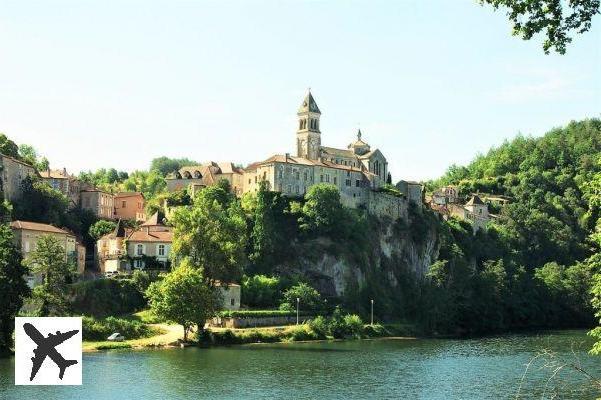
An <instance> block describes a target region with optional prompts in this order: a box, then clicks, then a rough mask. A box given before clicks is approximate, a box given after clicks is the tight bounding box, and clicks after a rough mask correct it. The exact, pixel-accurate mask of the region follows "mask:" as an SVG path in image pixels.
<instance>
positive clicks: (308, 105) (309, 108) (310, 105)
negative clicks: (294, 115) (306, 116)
mask: <svg viewBox="0 0 601 400" xmlns="http://www.w3.org/2000/svg"><path fill="white" fill-rule="evenodd" d="M306 112H312V113H317V114H321V111H319V107H317V102H316V101H315V99H314V98H313V95H312V94H311V88H309V89H308V90H307V95H306V96H305V99H304V100H303V103H302V104H301V106H300V108H299V109H298V113H299V114H300V113H306Z"/></svg>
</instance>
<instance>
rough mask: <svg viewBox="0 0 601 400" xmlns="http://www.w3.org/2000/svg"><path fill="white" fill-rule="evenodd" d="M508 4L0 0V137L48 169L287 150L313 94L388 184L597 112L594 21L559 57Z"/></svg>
mask: <svg viewBox="0 0 601 400" xmlns="http://www.w3.org/2000/svg"><path fill="white" fill-rule="evenodd" d="M541 40H542V39H540V38H538V39H536V40H534V41H531V42H525V41H522V40H520V39H518V38H515V37H512V36H511V35H510V25H509V23H508V21H507V18H506V16H505V14H504V13H503V12H493V10H492V9H491V8H489V7H482V6H480V5H478V4H477V2H476V1H472V0H453V1H451V0H440V1H423V0H416V1H327V2H326V1H323V2H316V1H311V2H309V1H210V2H202V1H150V0H144V1H94V2H92V1H81V0H74V1H24V0H20V1H0V131H3V132H4V133H6V134H7V135H8V136H9V137H11V138H12V139H13V140H15V141H16V142H18V143H29V144H32V145H34V146H35V147H36V149H37V150H38V152H39V153H41V154H43V155H45V156H46V157H48V159H49V160H50V163H51V167H53V168H62V167H66V168H67V169H68V170H70V171H73V172H77V171H79V170H82V169H96V168H99V167H115V168H117V169H123V170H129V171H131V170H134V169H145V168H147V167H148V165H149V162H150V160H151V159H152V158H154V157H157V156H161V155H166V156H170V157H189V158H191V159H195V160H198V161H207V160H215V161H222V160H231V161H234V162H238V163H242V164H246V163H248V162H252V161H257V160H261V159H265V158H267V157H268V156H270V155H272V154H274V153H284V152H290V153H293V152H294V143H295V129H296V110H297V108H298V106H299V105H300V102H301V100H302V98H303V96H304V94H305V92H306V89H307V87H311V88H312V92H313V94H314V96H315V98H316V100H317V103H318V104H319V107H320V108H321V111H322V113H323V114H322V118H321V130H322V144H324V145H326V146H333V147H345V146H346V145H347V144H348V143H349V142H350V141H351V140H352V139H353V137H354V135H355V131H356V129H357V126H358V125H359V124H360V127H361V129H362V131H363V133H364V136H363V137H364V139H365V140H366V141H367V142H369V143H370V144H371V145H372V147H378V148H380V149H381V150H382V151H383V152H384V154H385V155H386V157H387V158H388V160H389V164H390V169H391V171H392V173H393V178H394V180H397V179H399V178H406V179H428V178H433V177H437V176H439V175H440V174H442V173H443V172H444V171H445V169H446V168H447V166H448V165H450V164H452V163H460V164H464V163H467V162H469V161H470V160H471V159H472V158H473V157H474V156H475V155H476V154H477V153H478V152H483V151H486V150H487V149H488V148H489V147H490V146H492V145H498V144H500V143H502V141H503V140H504V139H505V138H510V137H513V136H514V135H516V134H517V133H519V132H522V133H524V134H531V135H541V134H543V133H544V132H545V131H547V130H548V129H550V128H552V127H555V126H561V125H565V124H566V123H568V122H569V121H570V120H572V119H581V118H585V117H600V116H601V56H600V53H601V20H600V19H599V17H597V18H596V19H595V20H594V23H593V29H592V31H590V32H588V33H586V34H585V35H582V36H579V37H577V38H576V39H575V40H574V42H573V43H572V45H570V46H569V48H568V53H567V54H566V55H565V56H559V55H549V56H547V55H545V54H544V53H543V51H542V49H541Z"/></svg>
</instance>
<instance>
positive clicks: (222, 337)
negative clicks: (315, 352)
mask: <svg viewBox="0 0 601 400" xmlns="http://www.w3.org/2000/svg"><path fill="white" fill-rule="evenodd" d="M150 327H151V328H153V329H157V330H159V331H160V332H161V333H160V334H157V335H155V336H151V337H147V338H140V339H132V340H126V341H123V342H107V341H84V346H83V348H84V351H86V352H90V351H98V350H111V349H139V348H160V347H172V346H177V345H178V341H180V340H181V339H182V338H183V330H182V328H181V326H179V325H167V324H152V325H150ZM415 335H416V330H415V329H414V327H413V326H412V325H408V324H389V325H379V324H374V325H364V326H363V329H362V332H361V333H360V334H348V335H344V336H342V337H334V336H332V335H323V334H320V333H318V332H316V331H315V330H314V329H313V328H312V327H311V325H310V324H303V325H292V326H282V327H265V328H246V329H221V328H213V329H210V330H206V331H205V332H204V333H203V334H202V335H201V337H200V338H199V339H200V340H199V344H200V345H202V346H229V345H236V344H250V343H277V342H301V341H302V342H304V341H315V340H334V339H346V340H355V339H372V338H383V337H399V336H402V337H413V336H415Z"/></svg>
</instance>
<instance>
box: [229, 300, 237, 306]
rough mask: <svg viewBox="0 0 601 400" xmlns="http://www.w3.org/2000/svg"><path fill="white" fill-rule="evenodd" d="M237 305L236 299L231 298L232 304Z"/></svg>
mask: <svg viewBox="0 0 601 400" xmlns="http://www.w3.org/2000/svg"><path fill="white" fill-rule="evenodd" d="M235 305H236V299H234V298H231V299H230V306H235Z"/></svg>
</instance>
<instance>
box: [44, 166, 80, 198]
mask: <svg viewBox="0 0 601 400" xmlns="http://www.w3.org/2000/svg"><path fill="white" fill-rule="evenodd" d="M40 176H41V177H42V179H43V180H44V181H45V182H46V183H48V184H49V185H50V186H51V187H52V188H53V189H56V190H58V191H59V192H61V193H62V194H64V195H65V196H67V198H68V199H69V205H70V206H71V207H75V206H77V205H78V204H79V199H80V191H81V190H82V189H83V188H82V185H81V183H80V182H79V180H78V179H77V178H76V177H75V176H73V175H69V174H68V173H67V170H66V169H65V168H63V169H62V170H47V171H41V172H40Z"/></svg>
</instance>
